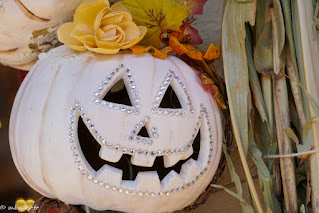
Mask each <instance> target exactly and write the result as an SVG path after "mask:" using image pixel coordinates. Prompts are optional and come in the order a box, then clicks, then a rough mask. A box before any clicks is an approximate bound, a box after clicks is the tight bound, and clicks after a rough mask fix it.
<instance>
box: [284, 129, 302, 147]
mask: <svg viewBox="0 0 319 213" xmlns="http://www.w3.org/2000/svg"><path fill="white" fill-rule="evenodd" d="M284 132H285V133H286V135H287V136H288V137H289V138H290V139H291V140H293V141H294V142H295V143H296V145H298V144H299V139H298V137H297V135H296V134H295V133H294V131H293V130H292V129H291V128H286V129H284Z"/></svg>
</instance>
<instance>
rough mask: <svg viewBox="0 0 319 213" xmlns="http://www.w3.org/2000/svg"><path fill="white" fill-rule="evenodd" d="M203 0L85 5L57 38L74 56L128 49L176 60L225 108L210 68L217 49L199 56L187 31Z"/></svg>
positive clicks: (90, 1)
mask: <svg viewBox="0 0 319 213" xmlns="http://www.w3.org/2000/svg"><path fill="white" fill-rule="evenodd" d="M206 1H207V0H188V1H182V0H161V1H158V0H124V1H121V2H116V3H115V4H113V5H110V3H109V2H108V0H84V1H83V2H82V3H81V4H80V5H79V6H78V8H77V9H76V11H75V14H74V19H73V22H69V23H65V24H64V25H62V26H61V27H60V28H59V29H58V31H57V34H58V38H59V40H60V41H61V42H62V43H64V44H65V45H67V46H68V47H70V48H72V49H74V50H78V51H87V50H89V51H92V52H94V53H99V54H116V53H119V52H120V51H128V49H129V50H130V51H131V52H132V53H133V54H138V53H142V52H150V53H152V55H153V56H154V57H158V58H160V59H165V58H166V57H167V55H168V54H175V55H178V56H180V58H181V59H183V60H184V61H185V62H186V63H188V64H190V65H191V66H193V67H195V68H196V69H197V70H198V73H199V75H200V77H201V79H202V83H203V86H204V88H205V89H206V90H207V91H209V92H210V93H211V94H212V95H213V97H214V98H215V99H216V101H217V102H218V103H219V105H220V106H221V107H222V108H223V109H225V108H226V105H225V103H224V100H223V95H222V93H221V92H220V88H221V87H223V85H222V80H221V78H220V77H219V75H218V74H217V72H216V71H215V69H214V68H213V67H212V66H211V65H208V64H210V63H212V62H213V61H214V59H218V58H219V56H220V47H219V45H217V46H215V45H214V44H211V45H210V46H209V48H208V49H207V51H206V53H203V52H201V51H200V50H199V49H198V48H197V47H196V46H195V45H197V44H201V43H202V40H201V38H200V36H199V33H198V31H197V30H196V29H195V28H193V27H192V26H191V24H192V23H193V22H194V21H195V18H194V17H193V16H194V15H196V14H202V13H203V6H204V4H205V3H206ZM216 84H219V85H216ZM222 90H223V91H224V89H222Z"/></svg>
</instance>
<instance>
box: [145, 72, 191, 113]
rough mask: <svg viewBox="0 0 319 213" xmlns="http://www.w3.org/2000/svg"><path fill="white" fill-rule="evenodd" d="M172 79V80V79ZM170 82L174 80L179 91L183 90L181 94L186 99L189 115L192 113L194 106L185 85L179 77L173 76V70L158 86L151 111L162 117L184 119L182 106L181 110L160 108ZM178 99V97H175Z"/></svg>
mask: <svg viewBox="0 0 319 213" xmlns="http://www.w3.org/2000/svg"><path fill="white" fill-rule="evenodd" d="M173 77H174V78H173ZM172 80H176V81H177V83H178V84H179V86H180V87H181V89H182V90H183V93H184V95H185V97H186V99H187V105H188V107H189V111H190V112H191V113H194V106H193V103H192V99H191V97H190V95H189V92H188V89H187V88H186V86H185V84H184V83H183V81H182V80H181V79H180V77H179V76H178V75H176V74H175V72H174V71H173V70H171V69H170V70H169V72H168V73H167V75H166V76H165V79H164V81H163V82H162V84H161V85H160V88H159V90H158V92H157V95H156V97H155V101H154V102H153V107H152V109H151V111H152V113H153V114H159V115H161V114H163V115H170V116H174V115H175V116H181V117H184V116H185V111H184V110H183V109H184V107H183V106H182V104H181V106H182V108H179V109H167V108H161V107H160V104H161V102H162V99H163V97H164V95H165V93H166V91H167V88H168V87H169V86H170V83H171V81H172ZM172 89H173V87H172ZM175 94H176V95H177V93H175ZM177 97H178V96H177Z"/></svg>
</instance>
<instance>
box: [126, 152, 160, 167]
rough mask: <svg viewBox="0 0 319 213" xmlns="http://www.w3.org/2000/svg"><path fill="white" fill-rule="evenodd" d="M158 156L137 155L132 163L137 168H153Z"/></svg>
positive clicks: (132, 158)
mask: <svg viewBox="0 0 319 213" xmlns="http://www.w3.org/2000/svg"><path fill="white" fill-rule="evenodd" d="M155 158H156V156H151V155H144V154H135V155H133V156H132V157H131V163H132V164H133V165H136V166H144V167H152V166H153V164H154V161H155Z"/></svg>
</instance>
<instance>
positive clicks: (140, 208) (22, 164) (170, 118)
mask: <svg viewBox="0 0 319 213" xmlns="http://www.w3.org/2000/svg"><path fill="white" fill-rule="evenodd" d="M120 79H122V80H123V81H124V85H125V87H126V89H127V93H128V95H129V98H130V101H131V103H132V104H131V105H132V106H126V105H123V104H117V103H111V102H108V101H105V100H103V97H104V96H105V94H107V93H108V92H110V89H111V88H112V87H113V86H114V84H115V83H116V82H117V81H119V80H120ZM169 85H170V86H171V87H172V88H173V90H174V92H175V93H176V95H177V97H178V100H179V102H180V105H181V108H179V109H169V108H168V109H167V108H161V107H159V105H160V102H161V100H162V98H163V96H164V93H165V91H166V89H167V88H168V86H169ZM80 118H81V119H82V120H83V121H84V123H85V125H86V128H87V129H88V131H89V132H90V134H92V136H93V137H94V138H95V140H96V143H99V145H100V147H101V149H100V151H99V156H100V158H102V159H103V160H104V161H105V162H106V161H109V162H117V161H119V160H120V159H121V157H122V155H124V154H125V155H129V156H131V162H132V164H133V165H135V166H139V167H151V166H152V165H153V163H154V160H155V159H156V158H157V157H163V159H164V166H165V167H167V168H170V167H172V166H173V165H175V164H176V163H178V162H179V161H181V160H186V159H187V161H186V162H185V163H184V164H183V165H182V167H181V170H180V172H179V173H177V172H175V171H173V170H172V171H170V172H169V173H168V174H167V175H166V176H165V177H164V178H163V179H162V180H160V179H159V176H158V171H146V172H139V173H138V174H137V176H136V178H135V180H122V175H123V171H122V170H121V168H115V167H112V166H109V165H107V164H105V165H104V166H102V167H101V168H100V169H99V170H98V171H95V170H94V169H93V168H92V166H91V165H90V163H89V162H88V161H87V159H86V158H85V156H84V154H83V151H82V150H81V146H80V142H79V137H78V132H77V125H78V121H79V119H80ZM143 126H145V127H146V129H147V131H148V134H149V137H142V136H138V134H137V132H138V131H139V130H140V129H141V128H142V127H143ZM199 130H200V150H199V154H198V158H197V159H192V158H190V159H188V158H189V157H190V156H191V155H192V153H193V148H192V147H193V146H192V143H193V141H194V139H195V136H196V135H197V133H198V131H199ZM10 147H11V152H12V157H13V159H14V163H15V165H16V167H17V169H18V170H19V172H20V174H21V176H22V177H23V178H24V180H25V181H26V182H27V183H28V184H29V185H30V186H31V187H32V188H33V189H34V190H36V191H38V192H39V193H41V194H43V195H44V196H47V197H50V198H57V199H60V200H62V201H63V202H65V203H67V204H83V205H87V206H89V207H91V208H93V209H96V210H106V209H108V210H117V211H124V212H172V211H176V210H179V209H182V208H184V207H186V206H188V205H189V204H191V203H192V202H193V201H195V199H196V198H197V197H198V196H199V195H200V194H201V193H202V192H203V191H204V190H205V188H206V187H207V186H208V184H209V183H210V181H211V180H212V178H213V176H214V174H215V172H216V169H217V167H218V164H219V159H220V155H221V147H222V127H221V118H220V113H219V109H218V107H217V104H216V102H215V101H214V99H213V98H212V97H211V96H210V95H209V94H208V93H207V92H206V91H204V89H203V87H202V85H201V82H200V79H199V77H198V76H197V74H196V72H195V71H194V70H193V69H192V68H191V67H189V66H188V65H187V64H186V63H184V62H183V61H181V60H180V59H178V58H176V57H168V59H166V60H160V59H157V58H154V57H152V56H151V55H150V54H148V53H147V54H137V55H132V54H117V55H95V54H92V53H90V52H84V53H79V52H75V51H73V50H70V49H69V48H67V47H65V46H61V47H58V48H55V49H52V50H50V51H49V52H48V53H44V54H41V55H40V60H39V61H38V62H37V63H36V64H35V66H34V67H33V68H32V70H31V71H30V73H29V74H28V75H27V77H26V79H25V80H24V82H23V84H22V85H21V88H20V90H19V92H18V94H17V96H16V99H15V103H14V106H13V109H12V114H11V120H10Z"/></svg>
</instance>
